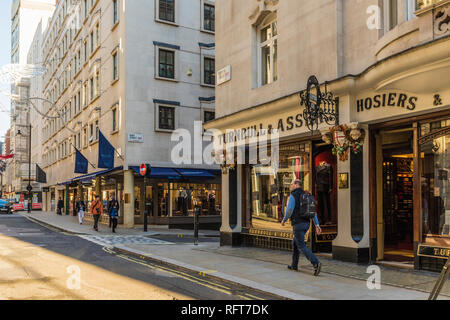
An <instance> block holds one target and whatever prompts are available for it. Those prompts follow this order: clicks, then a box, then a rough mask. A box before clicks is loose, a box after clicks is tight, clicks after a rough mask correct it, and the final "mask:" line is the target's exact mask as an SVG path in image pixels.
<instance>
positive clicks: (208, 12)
mask: <svg viewBox="0 0 450 320" xmlns="http://www.w3.org/2000/svg"><path fill="white" fill-rule="evenodd" d="M203 29H205V30H208V31H213V32H214V31H215V7H214V5H211V4H207V3H205V4H204V5H203Z"/></svg>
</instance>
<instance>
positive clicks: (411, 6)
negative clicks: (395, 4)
mask: <svg viewBox="0 0 450 320" xmlns="http://www.w3.org/2000/svg"><path fill="white" fill-rule="evenodd" d="M415 11H416V0H403V15H404V19H403V21H410V20H413V19H414V18H415V17H416V15H415V14H414V12H415Z"/></svg>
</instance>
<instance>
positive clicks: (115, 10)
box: [113, 0, 119, 24]
mask: <svg viewBox="0 0 450 320" xmlns="http://www.w3.org/2000/svg"><path fill="white" fill-rule="evenodd" d="M118 1H119V0H113V24H116V23H117V22H118V21H119V15H118V3H117V2H118Z"/></svg>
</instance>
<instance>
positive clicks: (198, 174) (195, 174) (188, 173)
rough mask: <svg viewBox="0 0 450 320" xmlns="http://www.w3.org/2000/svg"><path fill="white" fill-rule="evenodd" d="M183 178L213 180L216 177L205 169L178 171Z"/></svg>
mask: <svg viewBox="0 0 450 320" xmlns="http://www.w3.org/2000/svg"><path fill="white" fill-rule="evenodd" d="M176 170H177V171H178V172H179V173H180V174H181V175H182V176H183V177H187V178H211V179H214V178H215V177H216V176H214V175H213V174H211V173H209V172H208V171H206V170H204V169H176Z"/></svg>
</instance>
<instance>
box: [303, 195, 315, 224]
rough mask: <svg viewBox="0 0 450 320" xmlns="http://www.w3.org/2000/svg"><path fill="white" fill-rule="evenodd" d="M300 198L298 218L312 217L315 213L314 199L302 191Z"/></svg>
mask: <svg viewBox="0 0 450 320" xmlns="http://www.w3.org/2000/svg"><path fill="white" fill-rule="evenodd" d="M300 198H301V205H300V218H302V219H307V220H309V219H313V218H314V216H315V215H316V199H315V198H314V196H313V195H312V194H309V193H304V194H303V195H302V196H301V197H300Z"/></svg>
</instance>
